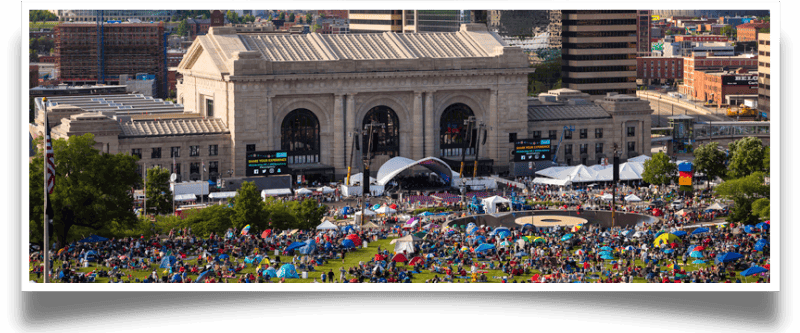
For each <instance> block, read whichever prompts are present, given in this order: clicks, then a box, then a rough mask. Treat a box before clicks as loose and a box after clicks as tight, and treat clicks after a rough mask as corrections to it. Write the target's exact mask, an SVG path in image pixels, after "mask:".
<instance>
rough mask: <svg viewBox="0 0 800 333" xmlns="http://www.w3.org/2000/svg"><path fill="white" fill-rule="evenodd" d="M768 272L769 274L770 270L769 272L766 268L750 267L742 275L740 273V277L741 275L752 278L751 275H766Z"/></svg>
mask: <svg viewBox="0 0 800 333" xmlns="http://www.w3.org/2000/svg"><path fill="white" fill-rule="evenodd" d="M766 272H769V270H767V269H766V268H764V267H761V266H753V267H750V268H748V269H745V270H743V271H742V272H741V273H739V275H741V276H750V275H755V274H760V273H766Z"/></svg>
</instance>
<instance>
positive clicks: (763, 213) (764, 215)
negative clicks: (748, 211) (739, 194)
mask: <svg viewBox="0 0 800 333" xmlns="http://www.w3.org/2000/svg"><path fill="white" fill-rule="evenodd" d="M751 208H752V211H753V216H755V217H756V218H759V219H762V220H769V199H767V198H761V199H758V200H756V201H753V204H752V205H751Z"/></svg>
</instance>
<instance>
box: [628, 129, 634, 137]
mask: <svg viewBox="0 0 800 333" xmlns="http://www.w3.org/2000/svg"><path fill="white" fill-rule="evenodd" d="M634 136H636V126H628V137H634Z"/></svg>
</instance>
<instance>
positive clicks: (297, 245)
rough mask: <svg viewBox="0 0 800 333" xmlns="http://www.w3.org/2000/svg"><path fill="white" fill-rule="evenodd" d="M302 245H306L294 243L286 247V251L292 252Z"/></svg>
mask: <svg viewBox="0 0 800 333" xmlns="http://www.w3.org/2000/svg"><path fill="white" fill-rule="evenodd" d="M303 245H306V243H304V242H294V243H292V244H291V245H289V246H287V247H286V251H292V250H294V249H297V248H300V247H302V246H303Z"/></svg>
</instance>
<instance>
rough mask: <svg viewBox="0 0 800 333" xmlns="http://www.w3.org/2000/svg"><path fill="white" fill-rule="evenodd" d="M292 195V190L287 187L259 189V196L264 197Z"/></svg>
mask: <svg viewBox="0 0 800 333" xmlns="http://www.w3.org/2000/svg"><path fill="white" fill-rule="evenodd" d="M281 195H292V190H291V189H288V188H275V189H271V190H263V191H261V198H262V199H266V198H267V197H271V196H281Z"/></svg>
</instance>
